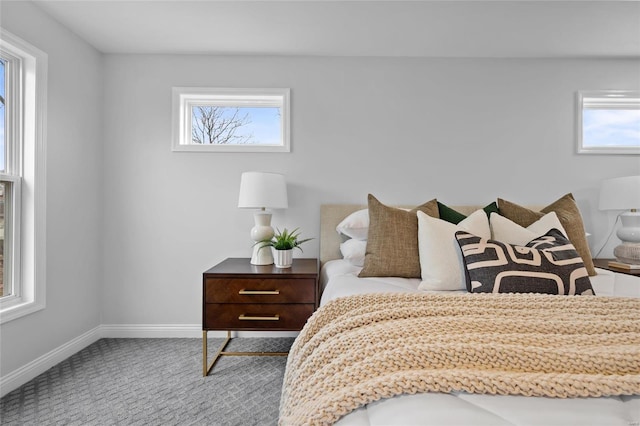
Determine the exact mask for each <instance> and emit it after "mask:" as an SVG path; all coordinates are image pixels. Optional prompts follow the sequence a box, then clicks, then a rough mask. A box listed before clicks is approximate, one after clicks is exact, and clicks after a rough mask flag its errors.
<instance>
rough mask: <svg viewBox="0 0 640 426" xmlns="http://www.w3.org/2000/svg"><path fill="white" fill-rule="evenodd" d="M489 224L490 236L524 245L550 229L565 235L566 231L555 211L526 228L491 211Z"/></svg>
mask: <svg viewBox="0 0 640 426" xmlns="http://www.w3.org/2000/svg"><path fill="white" fill-rule="evenodd" d="M489 225H491V238H492V239H494V240H496V241H500V242H501V243H507V244H515V245H517V246H524V245H526V244H527V243H528V242H529V241H531V240H533V239H535V238H538V237H539V236H540V235H544V234H546V233H547V232H549V231H550V230H552V229H554V228H555V229H557V230H559V231H560V232H562V234H563V235H564V236H565V237H566V236H567V232H566V231H565V230H564V228H563V227H562V224H561V223H560V219H558V215H556V212H551V213H547V214H545V215H544V216H542V218H540V220H538V221H536V222H533V223H532V224H531V225H529V226H527V227H526V228H525V227H523V226H520V225H518V224H517V223H515V222H513V221H511V220H509V219H507V218H506V217H504V216H500V215H499V214H497V213H491V216H489Z"/></svg>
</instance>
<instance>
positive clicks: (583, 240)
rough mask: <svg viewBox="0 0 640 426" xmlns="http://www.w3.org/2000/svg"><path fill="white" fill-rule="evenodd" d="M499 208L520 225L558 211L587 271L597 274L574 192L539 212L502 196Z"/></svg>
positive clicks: (502, 213) (590, 273)
mask: <svg viewBox="0 0 640 426" xmlns="http://www.w3.org/2000/svg"><path fill="white" fill-rule="evenodd" d="M498 208H499V209H500V215H502V216H504V217H506V218H507V219H510V220H512V221H514V222H515V223H517V224H518V225H520V226H529V225H531V224H532V223H533V222H535V221H536V220H538V219H540V218H541V217H542V216H544V215H545V214H546V213H549V212H556V214H557V215H558V219H560V223H561V224H562V226H563V227H564V229H565V231H566V232H567V236H568V237H569V241H571V243H572V244H573V245H574V246H575V248H576V251H577V252H578V254H580V257H582V261H583V262H584V266H585V267H586V268H587V272H589V275H591V276H593V275H596V269H595V267H594V266H593V260H592V259H591V251H590V250H589V244H588V243H587V237H586V234H585V232H584V223H583V222H582V216H581V215H580V209H578V205H577V204H576V201H575V199H574V198H573V195H572V194H567V195H565V196H563V197H561V198H560V199H558V200H556V201H554V202H553V203H551V204H549V205H548V206H547V207H545V208H543V209H542V210H540V211H539V212H536V211H533V210H530V209H528V208H526V207H522V206H519V205H518V204H515V203H512V202H510V201H506V200H503V199H501V198H498Z"/></svg>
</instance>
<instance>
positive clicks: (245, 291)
mask: <svg viewBox="0 0 640 426" xmlns="http://www.w3.org/2000/svg"><path fill="white" fill-rule="evenodd" d="M238 294H245V295H250V296H251V295H259V294H280V290H240V291H239V292H238Z"/></svg>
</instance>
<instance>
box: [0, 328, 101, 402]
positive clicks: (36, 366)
mask: <svg viewBox="0 0 640 426" xmlns="http://www.w3.org/2000/svg"><path fill="white" fill-rule="evenodd" d="M100 338H101V331H100V327H99V326H98V327H96V328H94V329H92V330H89V331H87V332H86V333H84V334H82V335H81V336H78V337H76V338H75V339H72V340H70V341H69V342H67V343H65V344H63V345H61V346H59V347H57V348H56V349H54V350H52V351H49V352H47V353H46V354H44V355H42V356H41V357H38V358H36V359H34V360H33V361H31V362H29V363H27V364H25V365H23V366H22V367H20V368H18V369H17V370H14V371H12V372H11V373H9V374H7V375H6V376H2V377H0V397H3V396H5V395H6V394H8V393H9V392H11V391H12V390H14V389H17V388H19V387H20V386H22V385H24V384H25V383H27V382H28V381H30V380H32V379H34V378H36V377H37V376H38V375H40V374H42V373H44V372H45V371H47V370H48V369H50V368H51V367H53V366H54V365H56V364H59V363H60V362H62V361H64V360H65V359H67V358H69V357H70V356H71V355H73V354H75V353H76V352H78V351H80V350H82V349H84V348H86V347H87V346H89V345H90V344H92V343H94V342H96V341H97V340H98V339H100Z"/></svg>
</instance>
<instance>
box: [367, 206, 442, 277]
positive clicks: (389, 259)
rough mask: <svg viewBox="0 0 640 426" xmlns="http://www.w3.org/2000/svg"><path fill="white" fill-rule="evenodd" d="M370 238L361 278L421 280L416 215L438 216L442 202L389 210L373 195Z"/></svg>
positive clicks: (390, 208)
mask: <svg viewBox="0 0 640 426" xmlns="http://www.w3.org/2000/svg"><path fill="white" fill-rule="evenodd" d="M368 202H369V235H368V237H367V238H368V239H367V253H366V255H365V258H364V267H363V268H362V270H361V271H360V274H358V276H360V277H403V278H420V259H419V257H418V218H417V217H416V212H418V211H420V212H424V213H425V214H427V215H430V216H434V217H438V203H437V202H436V200H435V199H433V200H431V201H428V202H426V203H424V204H422V205H420V206H418V207H416V208H414V209H412V210H410V211H405V210H402V209H397V208H394V207H388V206H385V205H384V204H382V203H381V202H380V201H378V200H377V199H376V198H375V197H374V196H373V195H371V194H369V197H368Z"/></svg>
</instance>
